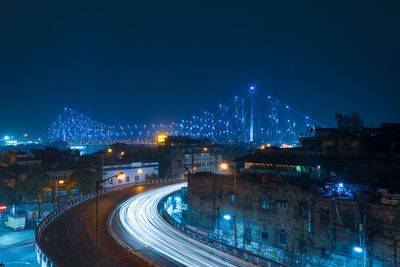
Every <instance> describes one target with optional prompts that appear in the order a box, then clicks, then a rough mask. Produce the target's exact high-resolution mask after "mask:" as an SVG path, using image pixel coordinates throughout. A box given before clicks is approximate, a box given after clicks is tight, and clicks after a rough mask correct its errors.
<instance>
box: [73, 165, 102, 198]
mask: <svg viewBox="0 0 400 267" xmlns="http://www.w3.org/2000/svg"><path fill="white" fill-rule="evenodd" d="M70 179H71V183H76V184H77V186H78V188H79V191H80V192H81V193H84V194H87V193H91V192H93V191H94V190H95V189H96V181H97V179H98V176H97V173H96V172H95V171H92V170H78V171H74V172H73V173H72V174H71V177H70Z"/></svg>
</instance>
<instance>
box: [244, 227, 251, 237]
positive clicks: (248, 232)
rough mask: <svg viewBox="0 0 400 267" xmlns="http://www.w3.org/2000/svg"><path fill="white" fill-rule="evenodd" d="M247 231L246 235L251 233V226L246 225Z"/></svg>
mask: <svg viewBox="0 0 400 267" xmlns="http://www.w3.org/2000/svg"><path fill="white" fill-rule="evenodd" d="M245 231H246V235H251V232H252V229H251V227H246V228H245Z"/></svg>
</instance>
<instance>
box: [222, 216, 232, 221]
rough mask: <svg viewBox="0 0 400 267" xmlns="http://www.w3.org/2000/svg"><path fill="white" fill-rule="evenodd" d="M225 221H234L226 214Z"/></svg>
mask: <svg viewBox="0 0 400 267" xmlns="http://www.w3.org/2000/svg"><path fill="white" fill-rule="evenodd" d="M224 219H225V220H227V221H229V220H230V219H232V217H231V215H229V214H226V215H224Z"/></svg>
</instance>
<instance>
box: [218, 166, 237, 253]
mask: <svg viewBox="0 0 400 267" xmlns="http://www.w3.org/2000/svg"><path fill="white" fill-rule="evenodd" d="M219 168H220V169H221V170H223V171H227V170H228V169H229V165H228V163H225V162H222V163H221V164H220V165H219ZM233 185H234V189H235V216H234V220H235V248H236V246H237V222H236V218H237V216H236V209H237V199H236V197H237V196H236V168H235V167H233ZM225 216H227V215H225ZM225 216H224V218H225ZM228 216H230V215H228ZM218 231H219V230H218Z"/></svg>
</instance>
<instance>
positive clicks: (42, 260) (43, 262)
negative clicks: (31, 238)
mask: <svg viewBox="0 0 400 267" xmlns="http://www.w3.org/2000/svg"><path fill="white" fill-rule="evenodd" d="M177 180H182V179H156V180H149V181H143V182H132V183H128V184H123V185H116V186H112V187H107V188H103V189H102V190H101V191H100V195H103V194H106V193H110V192H114V191H121V190H124V189H126V188H129V187H134V186H138V185H147V184H158V183H165V182H173V181H177ZM94 197H96V192H94V193H90V194H87V195H84V196H82V197H80V198H77V199H74V200H73V201H71V202H69V203H67V204H65V205H63V206H61V207H58V208H57V209H55V210H53V211H52V212H51V213H50V214H48V215H47V216H46V217H45V218H44V219H43V220H42V221H41V222H40V223H39V225H38V226H37V228H36V231H35V254H36V259H37V261H38V263H39V266H42V267H55V266H56V265H55V264H54V262H53V261H52V260H51V259H50V258H49V257H48V256H47V255H46V254H45V253H44V251H43V249H42V248H41V247H40V245H39V244H40V240H41V238H42V233H43V230H44V229H46V227H47V226H48V225H49V224H50V223H51V222H52V221H54V220H55V219H56V218H57V217H58V216H60V215H61V214H62V213H64V212H65V211H67V210H69V209H70V208H72V207H75V206H76V205H78V204H81V203H82V202H85V201H87V200H89V199H92V198H94ZM131 254H132V255H133V256H136V257H138V256H139V255H138V254H134V253H131ZM144 260H145V262H147V263H151V262H150V260H149V259H144Z"/></svg>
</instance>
